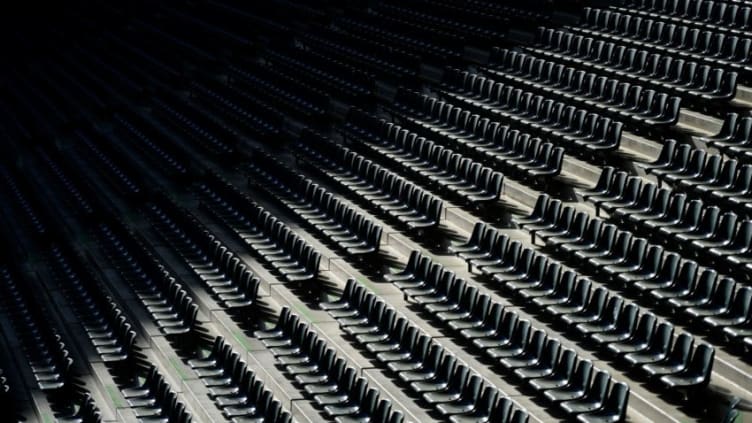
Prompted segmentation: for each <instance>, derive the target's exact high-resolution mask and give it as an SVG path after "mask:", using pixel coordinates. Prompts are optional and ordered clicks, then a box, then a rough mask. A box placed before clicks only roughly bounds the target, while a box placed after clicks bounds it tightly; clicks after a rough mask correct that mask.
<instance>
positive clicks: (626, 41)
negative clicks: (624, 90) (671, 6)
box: [566, 8, 738, 100]
mask: <svg viewBox="0 0 752 423" xmlns="http://www.w3.org/2000/svg"><path fill="white" fill-rule="evenodd" d="M599 12H600V11H599V10H598V9H587V8H586V9H585V19H584V22H582V24H581V25H580V26H577V27H573V26H570V27H567V28H566V29H567V30H569V31H572V32H574V33H578V34H583V35H587V36H591V37H593V38H594V39H601V40H604V39H605V40H612V41H615V42H618V43H620V44H622V45H631V46H634V47H637V48H640V49H643V51H652V52H656V53H654V54H657V55H658V57H659V59H658V60H659V61H664V62H665V63H666V66H667V67H668V68H669V69H671V68H673V69H674V72H673V73H672V75H673V76H679V77H680V81H677V82H679V84H674V83H673V81H672V82H671V83H670V84H669V85H678V86H682V85H687V84H690V85H694V88H695V89H693V90H692V91H693V93H694V94H697V93H700V92H703V91H704V92H706V94H705V98H708V99H713V100H730V99H731V98H733V97H734V94H735V93H736V84H737V81H736V80H737V77H738V74H737V72H732V71H730V70H727V68H732V67H731V66H730V65H729V64H728V63H724V59H727V58H728V57H726V56H723V55H722V54H723V51H710V52H709V53H716V55H717V56H718V57H717V58H713V59H712V60H709V59H705V58H699V59H700V60H699V61H689V60H686V61H685V60H684V58H683V57H686V56H682V55H679V54H677V50H679V49H677V48H676V47H674V48H670V49H660V48H659V47H660V46H666V47H670V44H671V41H672V39H673V37H674V33H675V31H680V32H681V30H682V29H684V30H688V29H689V28H688V27H686V26H677V25H674V24H666V23H665V22H662V21H660V20H653V19H649V18H644V19H643V18H639V17H635V18H634V19H632V18H633V17H632V16H630V15H629V14H626V13H625V14H622V13H619V12H614V11H603V13H599ZM695 47H696V48H698V49H701V48H703V47H705V48H706V50H705V51H707V46H703V45H702V44H701V45H699V46H695ZM700 51H703V50H700ZM677 56H678V58H677ZM671 59H674V60H671ZM687 59H697V58H696V57H688V58H687ZM719 62H720V63H721V64H723V65H724V67H722V68H716V67H713V66H717V65H718V63H719Z"/></svg>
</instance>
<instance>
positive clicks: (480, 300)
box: [385, 251, 631, 421]
mask: <svg viewBox="0 0 752 423" xmlns="http://www.w3.org/2000/svg"><path fill="white" fill-rule="evenodd" d="M411 263H418V266H420V267H419V268H415V267H413V268H412V269H411ZM425 269H430V270H429V271H428V273H425ZM413 272H414V273H413ZM558 276H561V275H558ZM561 277H562V278H567V277H569V279H571V280H572V281H573V280H574V277H575V274H574V273H573V272H569V275H565V276H561ZM385 278H386V279H387V280H391V281H392V282H393V283H394V284H395V285H396V286H397V287H398V288H400V290H402V291H403V293H404V295H405V296H406V297H407V298H408V299H409V301H410V302H413V303H416V304H418V305H419V307H420V308H421V309H423V310H424V311H426V312H427V313H429V314H431V315H432V316H434V318H435V319H437V320H439V321H440V322H441V323H442V324H443V325H446V326H448V327H449V328H450V329H451V330H453V331H456V332H459V335H461V336H462V337H463V338H465V339H467V340H468V341H470V342H472V344H473V345H474V346H475V347H476V348H478V349H480V350H481V351H482V352H483V354H484V355H486V356H487V357H488V358H490V359H492V360H493V361H494V362H496V363H497V364H498V365H499V367H500V368H502V369H503V371H505V372H508V373H511V374H512V375H513V376H515V377H517V378H520V379H521V380H523V381H524V382H526V383H527V384H528V385H529V386H531V387H533V388H535V385H534V383H535V380H536V379H538V378H541V377H546V376H550V375H552V374H553V372H554V369H555V367H556V363H557V360H558V359H559V355H560V353H561V354H562V356H566V355H573V359H574V360H575V361H576V362H583V361H585V359H583V358H581V357H579V356H578V355H577V353H576V352H575V351H574V350H570V349H567V348H562V347H561V344H560V342H559V341H558V340H557V339H555V338H552V337H549V336H548V335H547V334H546V332H545V330H542V329H536V328H533V327H532V326H531V324H530V321H528V320H524V319H521V318H520V317H519V315H518V314H517V312H515V311H514V310H511V309H506V308H505V307H504V306H503V305H502V304H501V303H498V302H496V301H493V300H492V299H491V297H490V296H489V295H487V294H481V293H479V291H478V289H477V287H475V286H474V285H472V284H470V283H468V282H466V281H465V280H463V279H460V278H457V277H456V276H455V274H454V272H452V271H449V270H447V269H444V268H443V266H441V265H439V264H438V263H432V260H431V259H430V258H428V257H425V256H422V254H421V253H420V252H419V251H414V252H413V253H411V256H410V260H409V261H408V265H407V267H406V268H405V269H404V270H403V271H401V272H399V273H396V274H388V275H385ZM424 278H425V279H424ZM559 283H560V282H556V281H552V282H551V285H547V286H532V285H530V286H528V287H527V288H522V287H518V288H519V289H517V290H515V291H514V293H515V294H518V295H520V296H522V297H523V298H525V299H527V300H531V299H533V298H539V297H545V296H546V294H553V293H554V292H555V291H556V288H557V287H558V284H559ZM561 283H564V282H561ZM540 285H545V283H542V284H540ZM598 323H600V322H598ZM575 328H576V329H578V330H580V331H581V332H582V331H586V332H584V333H586V334H587V335H589V336H590V337H591V339H592V340H594V341H595V342H596V343H598V344H601V345H605V344H607V343H609V342H614V340H619V336H621V335H624V332H622V330H623V329H624V327H623V326H622V325H619V324H615V323H611V326H609V323H604V324H601V325H597V324H596V322H595V321H592V322H590V323H585V322H581V323H580V324H578V325H577V326H575ZM583 328H584V329H583ZM627 328H628V327H627ZM630 335H631V333H629V332H627V333H626V336H622V338H624V339H627V338H629V337H630ZM562 350H563V351H562ZM591 364H592V363H591ZM596 370H597V369H596ZM603 373H604V374H605V375H606V376H607V375H608V374H607V373H606V372H603ZM604 377H605V376H604ZM605 380H606V381H605V384H604V383H596V381H593V385H589V382H588V381H587V380H585V381H583V383H584V385H583V386H579V388H578V389H580V388H581V389H580V390H579V391H577V392H579V395H572V396H566V395H564V397H562V393H561V392H558V391H554V392H549V391H548V390H545V389H544V390H538V389H535V390H536V393H537V394H538V395H541V396H544V397H546V398H548V399H549V400H551V401H553V402H554V403H557V404H558V405H559V406H560V408H561V409H562V411H563V412H564V413H565V414H567V416H568V418H574V417H578V416H580V415H583V414H585V413H590V414H589V415H587V416H584V415H583V417H582V418H581V419H580V420H585V421H589V418H595V417H598V418H604V419H613V420H620V419H623V418H624V416H625V414H626V408H627V401H628V396H629V387H628V386H627V385H626V384H624V383H622V382H614V384H613V388H612V391H611V394H610V396H609V398H608V399H607V392H608V387H609V385H610V383H611V376H608V377H607V378H606V379H605ZM570 382H573V381H571V380H570ZM601 382H603V381H601ZM562 401H563V402H562ZM578 418H579V417H578Z"/></svg>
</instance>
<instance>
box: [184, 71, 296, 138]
mask: <svg viewBox="0 0 752 423" xmlns="http://www.w3.org/2000/svg"><path fill="white" fill-rule="evenodd" d="M191 90H192V94H193V97H194V99H195V100H197V101H198V102H200V104H201V105H204V106H206V107H207V108H208V109H210V110H212V111H213V112H214V113H216V114H217V115H219V116H220V117H221V118H222V119H223V121H224V122H232V123H235V124H237V125H238V126H240V127H241V128H243V129H245V130H247V131H249V133H252V134H253V136H254V138H256V139H258V140H274V139H275V138H279V137H280V135H281V130H282V129H281V128H282V119H281V117H282V113H281V112H280V110H278V109H277V108H275V107H273V106H272V105H270V104H267V103H266V102H264V101H263V100H261V99H260V98H259V97H256V96H254V95H249V94H248V93H246V92H245V91H243V90H241V89H239V88H238V87H237V86H233V87H228V86H226V85H220V84H219V83H217V82H210V83H199V82H196V81H194V82H192V83H191Z"/></svg>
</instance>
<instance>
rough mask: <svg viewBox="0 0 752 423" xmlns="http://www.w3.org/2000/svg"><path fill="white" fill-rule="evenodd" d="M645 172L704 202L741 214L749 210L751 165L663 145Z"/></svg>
mask: <svg viewBox="0 0 752 423" xmlns="http://www.w3.org/2000/svg"><path fill="white" fill-rule="evenodd" d="M644 168H645V172H647V173H648V174H650V175H655V177H656V178H657V179H658V181H659V182H663V181H665V182H667V183H669V184H671V185H672V187H674V189H680V190H684V191H686V192H688V193H690V194H692V195H694V196H698V197H700V198H704V199H706V200H707V201H710V202H713V203H718V204H722V205H724V206H725V207H727V208H729V209H731V210H734V211H737V212H741V211H742V210H743V212H744V213H749V212H750V210H752V164H743V163H739V162H737V161H736V160H734V159H728V160H724V159H723V157H722V156H720V155H715V154H708V153H707V152H706V151H705V150H700V149H696V148H693V147H691V146H689V145H687V144H679V143H676V142H674V141H673V140H669V141H667V142H666V143H665V144H664V145H663V148H662V150H661V153H660V155H659V156H658V158H657V159H656V160H655V161H654V162H651V163H647V164H645V165H644Z"/></svg>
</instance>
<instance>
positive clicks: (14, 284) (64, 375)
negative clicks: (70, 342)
mask: <svg viewBox="0 0 752 423" xmlns="http://www.w3.org/2000/svg"><path fill="white" fill-rule="evenodd" d="M0 279H1V280H0V282H2V284H3V285H2V290H3V298H5V299H7V300H6V303H5V307H6V308H5V309H6V312H7V315H8V317H9V318H10V321H11V323H12V324H13V327H14V328H15V331H16V334H17V336H18V338H19V340H20V341H21V346H22V348H23V352H24V355H25V356H26V360H27V362H28V363H29V364H30V365H32V367H31V371H32V374H33V375H34V381H35V383H36V386H37V387H38V388H39V389H41V390H42V391H51V390H58V389H63V388H64V387H67V386H69V384H70V382H71V377H72V375H71V367H72V366H73V358H72V357H71V354H70V351H69V350H68V347H67V346H66V343H65V342H64V341H63V339H62V337H61V336H60V335H59V334H58V333H57V330H56V329H55V328H54V327H53V325H51V324H50V320H49V319H48V318H47V316H46V315H45V313H44V312H43V310H44V309H43V308H42V307H40V304H39V302H38V300H37V297H36V295H35V294H34V293H33V292H31V289H32V287H31V286H29V285H27V282H28V281H26V280H19V278H18V277H17V276H16V275H15V274H12V273H11V271H10V270H9V269H8V268H7V267H3V268H2V269H0Z"/></svg>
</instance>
